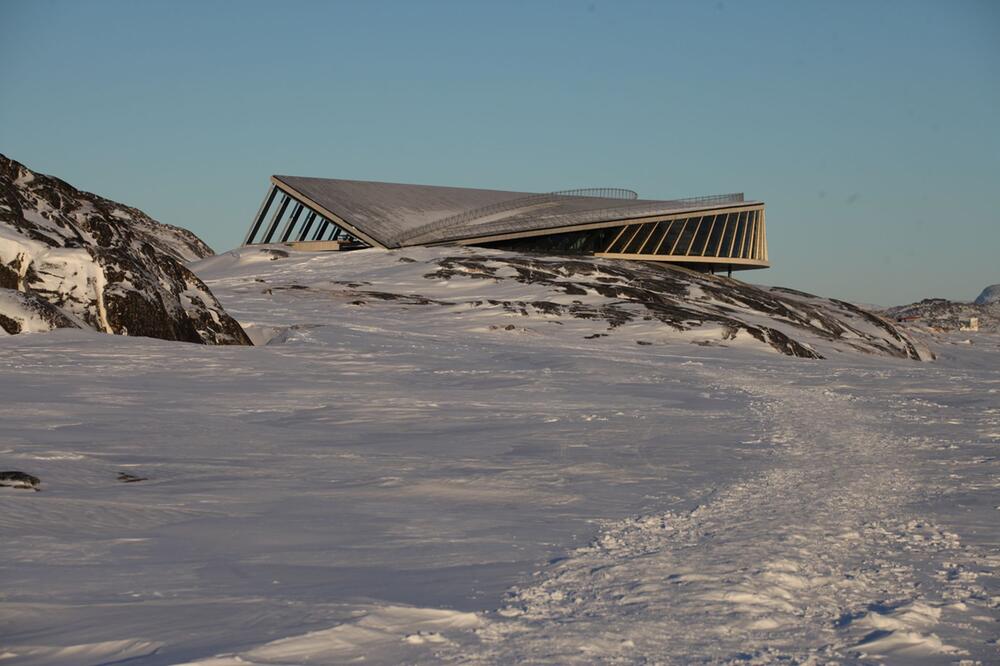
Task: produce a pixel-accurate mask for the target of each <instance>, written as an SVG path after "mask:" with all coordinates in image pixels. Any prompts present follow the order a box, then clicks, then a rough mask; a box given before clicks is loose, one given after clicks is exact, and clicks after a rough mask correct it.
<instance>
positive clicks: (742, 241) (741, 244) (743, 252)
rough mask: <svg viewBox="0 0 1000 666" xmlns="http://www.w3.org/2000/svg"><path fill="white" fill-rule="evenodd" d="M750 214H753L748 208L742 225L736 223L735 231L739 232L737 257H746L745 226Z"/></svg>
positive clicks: (748, 224) (748, 221) (748, 223)
mask: <svg viewBox="0 0 1000 666" xmlns="http://www.w3.org/2000/svg"><path fill="white" fill-rule="evenodd" d="M752 216H753V211H749V210H748V211H747V213H746V216H745V219H744V220H743V226H742V227H741V226H739V223H737V225H736V229H737V231H739V232H740V242H739V254H738V255H737V258H738V259H746V258H747V245H746V239H747V227H748V226H750V218H751V217H752Z"/></svg>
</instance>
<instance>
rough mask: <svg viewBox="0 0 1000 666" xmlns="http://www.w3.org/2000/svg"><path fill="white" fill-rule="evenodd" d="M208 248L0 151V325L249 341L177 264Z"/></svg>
mask: <svg viewBox="0 0 1000 666" xmlns="http://www.w3.org/2000/svg"><path fill="white" fill-rule="evenodd" d="M211 254H212V250H211V248H209V247H208V246H207V245H205V243H203V242H202V241H201V240H200V239H199V238H198V237H197V236H195V235H194V234H193V233H191V232H190V231H187V230H185V229H180V228H178V227H173V226H170V225H166V224H161V223H159V222H156V221H155V220H153V219H152V218H150V217H149V216H148V215H146V214H145V213H143V212H142V211H140V210H137V209H135V208H131V207H129V206H125V205H122V204H119V203H116V202H114V201H110V200H108V199H104V198H102V197H99V196H97V195H94V194H90V193H88V192H81V191H79V190H77V189H76V188H74V187H72V186H71V185H69V184H68V183H65V182H63V181H61V180H59V179H58V178H53V177H51V176H46V175H43V174H38V173H34V172H33V171H31V170H29V169H28V168H26V167H25V166H24V165H22V164H19V163H18V162H15V161H14V160H11V159H9V158H7V157H5V156H3V155H0V330H3V331H6V332H7V333H10V334H16V333H22V332H37V331H45V330H51V329H54V328H72V327H77V328H90V329H93V330H97V331H102V332H106V333H115V334H120V335H141V336H147V337H153V338H161V339H164V340H178V341H184V342H196V343H203V344H239V345H243V344H250V340H249V338H248V337H247V336H246V333H244V331H243V329H242V328H241V327H240V325H239V324H238V323H237V322H236V320H234V319H233V318H232V317H230V316H229V315H228V314H226V312H225V310H223V308H222V306H221V305H219V302H218V301H217V300H216V299H215V297H214V296H213V295H212V293H211V291H209V289H208V287H206V286H205V284H204V283H203V282H202V281H201V280H200V279H198V277H197V276H196V275H195V274H194V273H192V272H191V271H190V270H188V269H187V268H186V267H185V265H184V263H185V262H189V261H195V260H197V259H201V258H204V257H206V256H209V255H211Z"/></svg>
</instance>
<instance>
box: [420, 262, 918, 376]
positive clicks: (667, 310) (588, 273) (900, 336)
mask: <svg viewBox="0 0 1000 666" xmlns="http://www.w3.org/2000/svg"><path fill="white" fill-rule="evenodd" d="M436 264H437V266H438V268H437V270H435V271H433V272H432V273H429V274H427V275H426V276H425V277H427V278H430V279H434V280H448V279H452V278H454V277H458V276H461V277H465V278H481V279H483V278H485V279H489V280H496V281H502V280H504V279H513V280H517V281H518V282H523V283H525V284H532V285H544V286H548V287H550V288H553V289H557V290H559V291H562V292H563V293H564V294H566V295H568V296H574V295H579V296H585V295H590V296H598V297H601V299H602V301H601V302H594V300H593V298H591V299H588V302H584V301H583V300H577V301H571V302H570V303H568V304H566V303H562V304H560V303H556V302H551V300H550V301H544V302H541V301H528V302H503V303H502V305H504V307H505V308H507V309H508V310H509V311H510V312H520V313H523V314H529V313H532V312H544V313H547V314H566V315H569V316H573V317H579V318H588V319H604V320H606V321H607V322H608V324H609V328H616V327H618V326H621V325H623V324H625V323H627V322H630V321H634V320H639V319H642V320H650V319H654V320H658V321H660V322H662V323H663V324H666V325H667V326H669V327H670V328H672V329H674V330H675V331H680V332H683V331H695V330H699V329H704V328H706V327H718V328H720V329H721V331H722V339H723V340H735V339H736V338H737V337H739V336H741V335H747V336H750V337H751V338H754V339H755V340H757V341H758V342H760V343H763V344H766V345H769V346H770V347H772V348H774V349H775V350H777V351H779V352H781V353H783V354H787V355H789V356H799V357H804V358H824V349H827V350H837V351H847V350H851V351H860V352H865V353H874V354H880V355H887V356H896V357H900V358H910V359H914V360H919V359H922V358H930V356H931V355H930V352H928V351H927V350H924V349H921V348H919V346H918V345H917V344H916V343H915V341H914V340H913V339H912V338H911V337H910V336H909V335H907V334H906V333H905V332H903V331H902V330H900V329H899V328H898V327H896V326H895V325H894V324H893V323H891V322H890V321H887V320H886V319H884V318H882V317H880V316H878V315H876V314H873V313H871V312H868V311H867V310H864V309H862V308H859V307H858V306H856V305H853V304H851V303H847V302H845V301H839V300H835V299H826V298H820V297H818V296H813V295H812V294H807V293H805V292H801V291H796V290H794V289H785V288H781V287H770V288H765V287H756V286H754V285H750V284H747V283H745V282H741V281H739V280H734V279H730V278H725V277H721V276H714V275H708V274H705V273H696V272H694V271H689V270H686V269H683V268H679V267H676V266H671V265H666V264H662V265H661V264H652V263H648V264H647V263H642V262H624V261H619V262H611V261H605V262H600V263H598V262H596V261H594V260H575V259H570V258H554V257H553V258H548V257H546V258H542V257H537V258H536V257H513V256H504V257H502V258H501V257H498V256H468V255H467V256H461V257H459V256H453V257H445V258H443V259H440V260H438V261H437V262H436ZM827 353H828V352H827Z"/></svg>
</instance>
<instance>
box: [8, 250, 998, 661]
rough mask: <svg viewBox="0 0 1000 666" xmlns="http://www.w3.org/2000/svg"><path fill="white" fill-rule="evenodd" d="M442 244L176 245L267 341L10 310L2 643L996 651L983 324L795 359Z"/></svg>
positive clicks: (525, 653)
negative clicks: (524, 305)
mask: <svg viewBox="0 0 1000 666" xmlns="http://www.w3.org/2000/svg"><path fill="white" fill-rule="evenodd" d="M448 252H451V253H454V252H455V250H454V249H451V250H413V251H397V252H381V251H374V250H372V251H362V252H354V253H348V254H343V255H339V254H335V253H329V254H304V253H293V254H292V255H291V256H289V257H283V258H276V259H274V260H272V259H273V258H274V257H275V256H276V255H273V254H268V253H261V252H258V251H246V252H244V253H242V254H239V253H237V254H225V255H221V256H219V257H215V258H212V259H208V260H206V261H204V262H201V263H200V264H198V265H196V266H195V271H196V272H197V273H198V274H199V276H200V277H202V279H204V280H205V281H206V283H207V284H208V285H209V286H210V287H211V289H212V290H213V292H214V293H215V295H216V296H217V297H218V298H219V300H220V301H221V302H222V304H223V305H224V306H225V308H226V310H227V311H228V312H229V313H230V314H232V315H233V316H234V317H236V318H237V319H238V320H239V321H240V322H241V323H243V324H244V325H245V326H246V328H247V331H248V333H249V334H250V335H251V337H253V338H254V339H255V341H256V342H259V343H264V342H268V343H269V344H262V345H260V346H257V347H254V348H247V347H211V346H202V345H192V344H184V343H172V342H164V341H158V340H152V339H146V338H128V337H115V336H109V335H104V334H98V333H92V332H86V331H82V330H60V331H55V332H52V333H44V334H33V335H19V336H12V337H7V338H0V423H2V426H3V427H2V429H0V468H2V469H11V470H20V471H23V472H26V473H29V474H33V475H35V476H38V477H40V478H41V479H42V484H41V486H42V489H43V491H42V492H39V493H35V492H31V491H30V490H23V489H14V488H0V528H2V533H3V535H4V539H3V540H2V541H0V583H2V584H0V664H3V665H5V666H6V665H7V664H10V665H13V664H28V663H39V664H73V665H75V666H85V665H86V664H101V663H109V662H116V661H123V660H128V659H134V660H135V663H144V664H177V663H192V662H193V663H200V664H233V665H235V664H247V663H250V664H302V663H319V664H335V663H345V662H350V661H355V660H362V659H363V660H365V661H366V663H387V664H388V663H441V662H445V663H470V662H471V663H510V662H516V661H518V660H521V661H523V662H528V663H555V664H564V663H593V662H614V663H691V662H709V663H715V662H730V661H734V662H741V661H745V662H748V663H767V662H770V661H775V662H778V661H782V660H786V661H787V660H792V661H797V662H806V661H808V660H810V659H813V660H814V661H815V662H816V663H824V662H827V661H847V662H855V661H862V662H866V661H871V662H873V663H874V662H881V661H885V662H888V663H900V664H903V663H906V664H909V663H921V662H923V663H952V662H960V661H961V660H970V661H969V663H975V662H977V661H978V662H981V663H984V664H985V663H995V662H996V661H997V660H998V658H1000V652H998V646H997V639H998V637H1000V582H998V577H997V576H998V567H1000V528H998V524H1000V363H998V359H1000V336H997V335H996V334H988V333H967V334H962V337H959V336H957V335H956V336H951V337H948V336H944V337H942V338H941V339H939V340H937V341H934V342H933V345H934V347H933V351H934V352H935V353H936V354H937V360H935V361H933V362H918V361H914V360H904V359H899V358H889V357H885V356H874V355H865V354H860V353H850V352H846V351H844V352H839V351H834V352H833V353H830V352H829V351H827V353H826V355H828V356H829V358H827V359H826V360H811V359H801V358H791V357H788V356H784V355H781V354H778V353H777V352H775V351H774V350H773V349H771V348H770V347H768V346H767V345H762V344H759V343H758V342H757V341H755V340H753V339H749V337H741V336H737V338H736V339H734V340H722V339H721V338H720V337H719V336H718V331H715V332H711V331H703V330H695V331H684V332H674V331H671V330H670V329H669V328H668V327H667V326H665V325H664V324H663V323H661V322H659V321H655V320H644V319H642V318H636V319H635V320H634V321H631V322H628V323H627V324H624V325H619V326H615V327H614V328H609V322H608V321H606V320H605V319H602V318H579V317H570V316H565V315H564V314H563V315H560V314H552V313H546V312H544V311H538V310H531V311H526V312H524V313H522V312H520V311H518V308H517V307H513V308H511V307H504V306H503V302H504V301H506V302H508V303H512V302H517V301H535V302H537V301H539V300H540V299H541V296H540V293H539V289H540V288H539V287H536V286H535V285H531V284H524V283H521V282H517V281H514V280H491V279H472V278H464V277H461V276H457V277H452V278H451V279H447V280H445V279H440V277H439V276H438V277H425V276H434V275H435V271H434V270H433V268H432V266H431V263H432V262H433V260H435V259H439V258H441V257H443V256H445V253H448ZM470 252H471V251H470ZM542 296H544V294H542ZM578 298H580V299H582V301H583V302H584V303H587V302H589V301H588V300H587V299H588V298H590V297H589V296H586V295H583V296H579V297H578ZM490 299H493V300H496V301H497V304H495V305H493V306H490V305H489V300H490ZM541 300H545V299H541ZM477 301H480V302H481V305H480V306H473V305H470V304H471V303H475V302H477ZM942 340H943V341H944V342H943V343H942ZM692 343H696V344H692ZM122 472H124V473H127V474H130V475H134V476H137V477H140V478H143V477H145V478H146V480H143V481H140V482H133V483H123V482H121V481H119V480H118V478H117V477H118V475H119V474H120V473H122ZM864 655H869V656H868V657H867V658H866V657H865V656H864Z"/></svg>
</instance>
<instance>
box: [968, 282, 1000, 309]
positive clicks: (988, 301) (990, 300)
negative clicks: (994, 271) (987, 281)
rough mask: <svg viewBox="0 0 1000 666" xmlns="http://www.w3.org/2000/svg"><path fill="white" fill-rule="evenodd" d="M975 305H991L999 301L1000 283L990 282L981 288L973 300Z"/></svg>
mask: <svg viewBox="0 0 1000 666" xmlns="http://www.w3.org/2000/svg"><path fill="white" fill-rule="evenodd" d="M974 303H975V304H976V305H992V304H996V303H1000V284H991V285H990V286H988V287H986V289H983V291H982V293H980V294H979V296H977V297H976V300H975V301H974Z"/></svg>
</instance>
